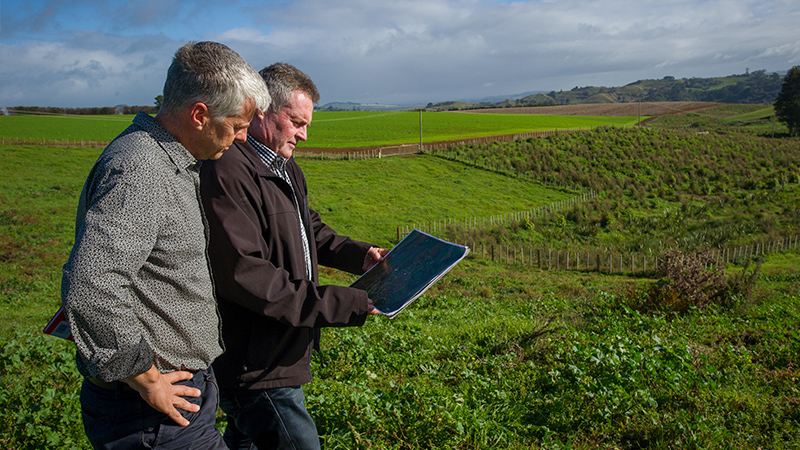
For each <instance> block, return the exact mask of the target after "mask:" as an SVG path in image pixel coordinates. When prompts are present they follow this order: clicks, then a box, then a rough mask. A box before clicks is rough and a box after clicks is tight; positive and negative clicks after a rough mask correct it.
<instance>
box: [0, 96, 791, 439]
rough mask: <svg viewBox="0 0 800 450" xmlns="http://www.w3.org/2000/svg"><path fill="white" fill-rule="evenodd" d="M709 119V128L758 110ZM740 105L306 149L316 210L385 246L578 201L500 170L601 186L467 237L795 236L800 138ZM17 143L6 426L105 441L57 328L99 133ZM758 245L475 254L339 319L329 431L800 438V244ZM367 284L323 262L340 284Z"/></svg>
mask: <svg viewBox="0 0 800 450" xmlns="http://www.w3.org/2000/svg"><path fill="white" fill-rule="evenodd" d="M709 114H712V113H709ZM713 114H715V115H718V116H719V117H715V118H713V119H712V118H711V117H710V116H707V117H708V120H709V122H713V123H715V124H719V123H720V120H727V119H729V118H732V117H737V116H738V117H739V118H740V119H741V117H742V116H743V115H744V116H746V119H745V120H746V121H749V120H756V121H758V120H762V119H761V118H762V117H764V116H763V113H762V112H759V111H757V110H755V111H749V112H742V111H739V112H737V113H735V114H732V115H731V114H727V115H726V114H725V113H723V112H720V111H717V112H716V113H713ZM692 119H696V117H693V118H692ZM736 123H740V121H737V120H731V121H730V123H729V124H728V125H725V127H726V128H719V129H711V130H710V131H708V130H705V131H703V132H702V133H698V132H697V131H699V130H697V129H691V128H690V129H688V130H682V131H674V130H661V129H639V128H635V129H601V130H595V131H591V132H581V133H576V134H572V135H560V136H551V137H547V138H536V139H529V140H525V141H518V142H510V143H502V144H499V143H495V144H486V145H482V144H481V145H477V144H476V145H470V146H461V147H453V148H451V149H450V150H451V151H450V155H449V156H448V155H445V154H443V155H440V156H435V155H419V156H411V157H402V158H401V157H394V158H384V159H374V160H362V161H318V160H305V159H301V160H300V161H299V162H300V164H301V166H302V167H303V168H304V170H305V171H306V174H307V176H308V181H309V189H310V191H311V195H312V198H311V202H312V206H313V207H315V208H316V209H318V210H319V211H320V212H321V214H322V216H323V218H324V219H325V220H326V221H327V222H328V223H329V224H330V225H332V226H333V227H334V228H336V229H338V230H340V231H342V232H345V233H348V234H351V235H353V236H354V237H357V238H361V239H366V240H372V241H375V242H376V243H379V244H381V245H384V246H391V245H392V244H393V242H394V241H395V234H394V233H395V227H396V225H397V224H404V223H405V224H407V223H410V222H416V221H424V220H431V219H442V218H448V217H463V216H474V215H477V216H481V215H490V214H494V213H498V212H510V211H516V210H522V209H528V208H530V207H532V206H536V205H541V204H547V203H550V202H553V201H556V200H559V199H563V198H566V197H569V196H570V194H568V193H563V192H558V191H552V190H548V189H546V188H543V187H542V186H541V185H540V184H538V183H537V182H535V181H531V180H526V179H523V178H519V177H508V176H504V175H500V174H499V173H498V172H499V171H498V170H497V169H495V170H494V171H492V172H490V171H485V170H482V169H481V166H483V165H485V164H491V165H492V166H494V167H504V168H505V170H506V171H508V172H514V171H522V172H525V173H528V174H529V175H530V177H531V179H533V180H535V179H537V178H540V179H548V180H563V181H569V182H570V183H569V184H582V185H584V186H591V187H594V188H596V189H598V190H599V192H600V194H599V196H598V199H597V201H596V202H594V203H591V204H582V205H577V206H575V207H574V208H571V209H568V210H565V211H563V212H562V213H561V214H559V215H552V216H550V217H549V219H548V220H544V219H542V220H533V221H532V222H531V223H530V224H528V223H525V222H510V223H506V224H503V225H496V226H491V227H487V228H484V229H478V230H471V231H468V232H469V233H472V234H471V235H470V239H477V240H481V239H482V240H484V242H539V243H546V244H547V245H564V246H573V247H586V246H606V247H609V246H616V247H624V248H630V249H640V250H642V249H648V248H657V247H656V246H655V244H654V242H655V241H658V240H661V241H663V244H664V246H665V247H669V248H680V249H682V250H686V251H691V250H692V249H695V248H697V247H700V246H705V245H709V244H710V245H712V246H713V245H725V244H726V243H736V242H744V241H754V240H759V239H763V238H768V237H770V236H781V235H787V234H790V233H795V234H796V233H797V231H798V224H800V212H798V208H797V205H798V204H800V198H798V197H800V183H798V181H800V177H798V176H797V174H798V173H800V168H799V167H800V163H798V161H800V156H799V155H798V151H799V149H800V147H798V146H797V140H796V139H794V140H790V139H767V138H764V137H759V136H754V135H752V134H742V133H737V132H734V131H733V130H732V127H734V125H733V124H736ZM718 126H720V127H722V126H723V125H718ZM706 131H708V133H706ZM2 149H3V150H4V151H5V153H6V158H5V160H4V161H5V162H4V164H2V165H0V252H2V253H0V308H2V314H3V317H4V318H6V320H5V321H4V322H3V324H0V374H2V376H1V377H0V392H2V395H0V411H3V413H2V414H0V442H2V446H3V447H4V448H9V449H27V448H48V449H66V448H88V445H87V443H86V442H85V438H84V437H83V432H82V428H81V424H80V413H79V410H78V399H77V396H76V393H77V392H78V390H79V385H80V381H81V380H80V377H79V376H78V375H77V372H76V370H75V368H74V361H73V358H74V348H73V346H72V344H70V343H67V342H64V341H61V340H58V339H55V338H51V337H46V336H43V335H41V333H40V331H39V330H40V328H41V327H42V325H43V324H44V321H45V320H46V319H47V318H48V316H49V314H50V313H51V312H52V311H53V310H54V309H55V307H56V306H57V305H58V302H59V300H58V298H59V282H60V266H61V264H63V262H64V261H65V260H66V256H67V253H68V251H69V247H70V245H71V243H72V232H73V230H72V226H73V225H72V222H73V220H74V210H75V206H76V204H77V195H78V193H79V191H80V189H81V187H82V183H83V179H84V177H85V176H86V173H87V172H88V171H89V169H90V167H91V164H92V162H93V161H94V159H95V158H96V156H97V154H98V153H99V151H97V150H78V149H57V148H47V147H32V146H31V147H24V146H3V147H2ZM445 156H447V157H449V158H453V159H458V160H461V161H465V162H467V163H465V162H460V161H455V160H448V159H445V158H444V157H445ZM464 232H465V230H463V229H459V228H458V227H450V228H448V229H447V230H446V231H445V232H443V235H444V236H445V237H448V238H454V239H455V238H462V239H463V237H464V235H463V234H461V233H464ZM658 248H661V247H660V246H659V247H658ZM740 263H741V264H740ZM753 263H754V264H753V265H751V266H749V267H748V268H745V266H744V262H743V261H737V262H736V263H735V264H731V265H729V266H727V267H726V268H725V269H726V273H725V274H723V275H719V273H717V272H715V273H717V275H714V276H710V277H709V280H711V282H713V283H716V284H711V285H704V284H702V283H701V282H700V281H698V280H697V278H694V279H692V278H677V277H676V276H672V277H668V276H663V277H659V278H648V277H645V276H636V277H623V276H620V275H616V274H606V273H597V272H593V271H563V270H542V269H540V268H537V267H534V266H523V265H515V264H507V263H502V264H501V263H498V262H496V261H490V260H485V259H481V258H476V257H474V256H473V257H470V258H468V259H467V260H465V261H463V262H462V263H461V264H459V265H458V266H457V267H456V268H455V269H454V270H453V271H452V272H451V273H449V274H448V275H447V276H446V277H445V278H443V279H442V280H441V281H440V282H438V283H437V284H436V285H434V287H433V288H432V289H431V290H430V291H428V292H427V293H426V294H425V295H424V296H423V297H421V298H420V299H419V300H417V302H415V303H414V304H413V305H411V306H410V307H409V308H407V309H406V310H404V311H403V312H402V313H401V314H400V315H399V316H398V317H397V318H395V319H393V320H388V319H385V318H380V317H372V318H370V319H369V320H368V321H367V324H366V325H365V326H364V327H361V328H345V329H328V330H324V332H323V341H322V347H323V351H324V353H325V357H326V361H327V364H326V365H325V366H324V367H323V366H321V365H318V364H317V363H316V362H315V363H314V366H313V372H314V375H315V380H314V381H313V382H312V383H310V384H309V385H307V387H306V393H307V405H308V407H309V409H310V411H311V413H312V415H313V416H314V418H315V420H316V422H317V425H318V427H319V430H320V433H321V437H322V440H323V446H324V447H325V448H346V449H350V448H352V449H362V448H385V449H412V448H413V449H416V448H430V449H452V448H510V449H532V448H533V449H538V448H549V449H552V448H572V449H592V448H631V449H633V448H640V449H641V448H674V449H679V448H681V449H682V448H753V449H755V448H773V449H789V448H797V439H796V438H797V436H798V433H800V406H799V405H800V400H799V399H798V395H797V386H796V379H797V378H798V377H799V376H800V373H798V370H797V367H799V366H800V357H799V356H798V355H800V325H798V324H800V296H798V292H800V271H798V267H800V251H797V250H792V251H788V252H783V253H779V254H773V255H767V256H760V257H758V258H756V259H755V260H754V261H753ZM690 268H693V269H697V268H696V267H690ZM697 270H698V272H695V273H706V272H705V269H702V268H700V269H697ZM720 277H721V278H720ZM350 280H352V276H348V275H344V274H341V273H339V272H335V271H330V270H325V271H323V281H324V282H326V283H337V284H347V283H349V282H350ZM737 280H738V281H739V282H740V285H736V284H735V282H737ZM678 282H681V283H684V284H689V285H690V286H691V287H694V288H696V289H697V288H699V290H700V291H702V290H703V288H706V287H719V286H720V285H723V286H725V287H729V288H731V290H729V291H727V292H726V293H724V295H723V296H721V297H720V299H719V300H718V301H716V302H714V303H711V304H701V303H697V304H694V306H693V307H690V308H685V309H678V308H676V305H678V304H683V303H687V302H688V301H689V299H686V298H684V297H686V296H691V295H697V291H695V292H694V293H692V292H691V291H688V290H680V289H678V288H679V286H678V284H677V283H678ZM224 423H225V418H224V417H223V416H220V417H219V421H218V425H219V426H224Z"/></svg>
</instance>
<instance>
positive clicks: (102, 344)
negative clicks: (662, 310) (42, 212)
mask: <svg viewBox="0 0 800 450" xmlns="http://www.w3.org/2000/svg"><path fill="white" fill-rule="evenodd" d="M199 164H200V163H199V162H198V161H197V160H196V159H195V158H194V157H193V156H192V155H191V154H190V153H189V151H188V150H186V148H185V147H183V146H182V145H181V144H180V143H179V142H178V141H176V140H175V138H173V137H172V136H171V135H170V134H169V133H168V132H167V131H166V130H165V129H164V128H163V127H161V125H159V124H158V122H156V121H155V119H154V118H152V117H150V116H149V115H147V114H144V113H141V112H140V113H139V114H138V115H137V116H136V118H135V119H134V121H133V124H132V125H131V126H130V127H128V129H127V130H125V131H124V132H123V133H122V134H121V135H120V136H119V137H117V139H115V140H114V142H112V143H111V144H110V145H109V146H108V147H107V148H106V149H105V150H104V151H103V153H102V154H101V155H100V157H99V159H98V160H97V162H96V163H95V166H94V168H92V171H91V173H89V176H88V178H87V180H86V184H85V185H84V187H83V192H82V193H81V196H80V200H79V203H78V213H77V219H76V223H75V244H74V247H73V248H72V253H71V254H70V257H69V260H68V261H67V263H66V264H65V265H64V273H63V279H62V285H61V297H62V301H63V303H64V306H65V309H66V312H67V317H68V319H69V322H70V328H71V331H72V335H73V337H74V339H75V344H76V346H77V350H78V358H77V359H78V369H79V370H80V372H81V373H82V374H83V375H85V376H94V377H98V378H100V379H102V380H105V381H112V380H118V379H121V378H126V377H129V376H132V375H136V374H138V373H141V372H144V371H146V370H148V369H149V368H150V367H151V366H152V365H153V364H155V365H156V367H157V368H158V369H159V370H160V371H161V372H170V371H173V370H178V369H183V370H190V371H197V370H202V369H205V368H207V367H208V366H209V365H210V364H211V362H212V361H213V360H214V359H215V358H216V357H217V356H219V355H220V354H221V352H222V341H221V338H220V333H219V332H220V329H219V326H220V325H219V314H218V312H217V307H216V300H215V297H214V289H213V286H212V281H211V272H210V266H209V261H208V256H207V241H208V230H207V226H206V223H205V218H204V215H203V212H202V206H201V204H200V200H199V186H200V179H199V175H198V170H199Z"/></svg>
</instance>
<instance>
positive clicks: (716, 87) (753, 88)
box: [428, 70, 783, 111]
mask: <svg viewBox="0 0 800 450" xmlns="http://www.w3.org/2000/svg"><path fill="white" fill-rule="evenodd" d="M782 85H783V76H782V75H780V74H778V73H772V74H767V73H766V71H764V70H758V71H755V72H751V73H746V74H743V75H730V76H727V77H717V78H681V79H676V78H675V77H664V78H662V79H660V80H639V81H636V82H634V83H630V84H628V85H625V86H622V87H594V86H587V87H577V86H576V87H574V88H573V89H571V90H569V91H558V92H556V91H551V92H549V93H537V94H532V95H528V96H525V97H521V98H518V99H513V100H512V99H508V100H504V101H500V102H496V103H490V102H480V103H468V102H458V101H451V102H441V103H436V104H433V105H428V110H434V111H445V110H450V111H452V110H460V109H479V108H512V107H523V106H545V105H576V104H591V103H635V102H717V103H739V104H771V103H773V102H774V101H775V98H776V97H777V96H778V92H780V90H781V86H782Z"/></svg>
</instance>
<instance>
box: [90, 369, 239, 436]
mask: <svg viewBox="0 0 800 450" xmlns="http://www.w3.org/2000/svg"><path fill="white" fill-rule="evenodd" d="M176 384H182V385H186V386H191V387H194V388H197V389H200V391H201V394H200V397H197V398H194V397H184V398H185V399H186V400H188V401H189V402H191V403H194V404H196V405H200V411H198V412H196V413H191V412H188V411H184V410H182V409H179V410H178V411H179V412H180V413H181V415H183V417H185V418H186V419H187V420H188V421H189V425H188V426H186V427H182V426H180V425H178V424H176V423H175V422H174V421H173V420H172V419H170V418H169V417H167V415H166V414H163V413H161V412H158V411H156V410H155V409H153V408H152V407H151V406H150V405H148V404H147V403H146V402H145V401H144V400H143V399H142V397H141V396H140V395H139V393H138V392H136V391H134V390H133V389H131V388H130V387H128V386H127V385H126V384H124V383H121V382H117V383H116V385H117V387H116V388H114V389H106V388H102V387H99V386H96V385H95V384H94V383H92V382H90V381H89V380H88V379H84V381H83V386H82V388H81V416H83V427H84V430H85V431H86V437H87V438H89V442H91V443H92V447H94V448H96V449H109V450H110V449H115V450H118V449H145V448H147V449H159V450H177V449H204V450H205V449H213V450H226V447H225V442H224V441H223V440H222V434H221V433H220V432H219V430H217V428H216V426H215V425H216V411H217V403H218V389H217V382H216V379H215V378H214V373H213V372H212V371H211V368H209V369H207V370H204V371H200V372H197V373H196V374H195V375H194V377H193V378H192V379H191V380H187V381H181V382H179V383H176Z"/></svg>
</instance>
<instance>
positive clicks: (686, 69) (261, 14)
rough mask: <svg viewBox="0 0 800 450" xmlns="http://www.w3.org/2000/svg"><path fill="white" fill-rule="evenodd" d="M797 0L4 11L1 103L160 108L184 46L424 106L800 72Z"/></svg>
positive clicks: (100, 1)
mask: <svg viewBox="0 0 800 450" xmlns="http://www.w3.org/2000/svg"><path fill="white" fill-rule="evenodd" d="M798 24H800V2H798V1H797V0H674V1H673V0H630V1H628V0H603V1H600V0H541V1H535V0H531V1H519V0H517V1H515V0H225V1H208V0H194V1H185V0H183V1H181V0H127V1H107V0H25V1H17V0H0V106H18V105H21V106H65V107H81V106H112V105H117V104H128V105H150V104H153V100H154V97H155V96H156V95H158V94H160V93H161V88H162V86H163V83H164V76H165V73H166V69H167V67H168V66H169V64H170V61H171V58H172V55H173V54H174V52H175V50H176V49H177V48H178V47H179V46H180V45H182V44H183V43H185V42H187V41H190V40H192V41H198V40H213V41H218V42H222V43H224V44H226V45H228V46H230V47H231V48H233V49H234V50H236V51H237V52H239V54H241V55H242V56H243V57H244V58H245V59H246V60H247V61H248V62H249V63H250V64H251V65H252V66H253V67H254V68H256V70H258V69H261V68H262V67H264V66H266V65H268V64H271V63H273V62H275V61H283V62H288V63H291V64H294V65H295V66H297V67H299V68H300V69H301V70H303V71H305V72H306V73H308V74H309V75H310V76H311V77H312V78H313V79H314V80H315V82H316V83H317V86H318V87H319V89H320V92H321V94H322V100H321V102H320V103H321V104H325V103H328V102H333V101H352V102H360V103H380V104H426V103H428V102H434V103H435V102H439V101H446V100H470V99H480V98H485V97H489V96H498V95H500V96H510V95H513V94H519V93H523V92H528V91H551V90H556V91H557V90H562V89H563V90H568V89H572V88H573V87H575V86H581V87H582V86H609V87H613V86H623V85H626V84H628V83H631V82H634V81H637V80H640V79H652V78H663V77H664V76H675V77H678V78H683V77H710V76H725V75H731V74H740V73H744V72H745V71H746V70H747V69H749V70H750V71H755V70H762V69H763V70H766V71H767V72H768V73H772V72H779V73H781V74H783V73H785V71H786V70H788V69H789V68H791V67H793V66H795V65H800V33H798Z"/></svg>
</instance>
